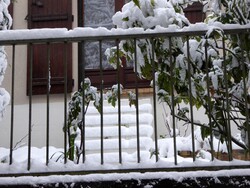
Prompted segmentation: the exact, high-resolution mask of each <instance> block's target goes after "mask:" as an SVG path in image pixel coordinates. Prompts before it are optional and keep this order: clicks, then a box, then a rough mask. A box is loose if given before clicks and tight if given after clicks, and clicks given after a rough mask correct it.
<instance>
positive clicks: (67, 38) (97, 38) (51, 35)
mask: <svg viewBox="0 0 250 188" xmlns="http://www.w3.org/2000/svg"><path fill="white" fill-rule="evenodd" d="M249 29H250V28H237V29H235V28H233V27H232V28H225V29H224V30H223V32H224V33H223V35H222V36H227V35H235V36H238V37H239V36H240V35H247V36H248V35H249ZM79 31H80V32H79ZM41 33H42V35H41ZM123 33H125V34H123ZM133 33H135V34H133ZM206 34H207V30H197V29H196V30H192V29H190V30H186V31H185V30H180V31H177V32H176V31H174V32H172V31H168V30H166V32H156V31H154V32H145V31H142V30H136V29H135V30H130V31H128V32H124V31H120V30H119V29H117V30H112V31H108V30H105V32H103V31H102V32H98V29H96V30H95V29H93V30H91V32H90V30H88V29H84V28H83V29H80V30H79V29H78V30H77V29H76V30H75V31H74V30H73V31H66V30H64V29H51V30H39V29H38V30H22V31H19V30H13V31H1V32H0V45H1V46H10V47H11V48H12V62H11V68H12V70H11V71H12V74H11V75H12V78H11V91H10V93H11V104H10V106H11V112H10V113H11V121H10V136H9V138H10V145H9V148H10V149H9V165H10V168H12V166H13V165H16V163H14V164H13V147H14V146H13V145H14V143H13V139H14V134H13V133H14V132H15V121H14V118H15V92H14V91H15V87H16V84H15V81H16V80H17V79H19V78H18V77H16V71H17V70H16V68H15V66H16V64H17V63H18V62H16V59H17V57H16V56H17V48H16V47H17V46H19V45H28V46H29V48H28V49H29V50H30V52H29V54H30V57H28V59H30V61H29V62H30V65H29V66H30V70H32V66H33V46H34V45H36V44H46V45H48V51H47V60H48V62H49V61H50V53H51V52H50V47H49V46H50V45H51V44H54V43H62V44H64V45H65V49H64V53H63V54H64V56H65V57H64V60H65V61H64V63H63V65H62V66H63V67H64V97H62V98H63V99H62V103H63V104H64V113H63V114H61V116H60V117H57V118H60V119H62V120H63V121H64V126H66V125H67V121H68V116H67V115H68V102H69V99H68V93H67V91H68V88H67V71H66V70H67V44H71V43H78V44H82V43H84V42H98V48H99V54H97V56H99V64H100V72H99V73H100V77H101V80H103V71H104V70H103V68H102V66H103V65H102V64H103V53H102V48H103V46H102V44H103V42H105V41H114V43H115V44H116V49H117V51H119V41H123V40H130V41H134V45H136V44H137V42H138V40H140V39H149V41H153V40H154V39H157V38H161V39H170V40H169V41H171V39H172V38H186V41H187V52H185V53H187V58H188V60H187V61H188V62H189V63H188V65H187V69H188V73H189V74H188V75H187V83H188V85H189V86H188V87H189V88H192V85H191V84H192V75H191V70H192V67H191V66H192V64H191V62H190V58H191V57H190V55H191V54H190V48H191V47H190V45H191V44H189V40H188V39H190V38H193V37H201V38H206ZM218 40H221V44H222V49H221V52H220V53H221V56H222V58H223V59H224V60H226V57H225V55H226V47H225V46H226V45H227V41H226V40H224V38H223V37H221V38H220V39H218ZM151 46H152V52H151V55H152V57H151V58H152V59H151V60H152V67H153V69H152V70H151V71H152V88H153V92H152V93H151V96H152V107H153V111H152V115H153V123H152V124H153V129H154V133H153V136H152V137H153V140H154V148H153V150H154V151H153V152H152V151H151V152H152V154H153V156H154V162H155V163H154V164H153V165H152V164H151V166H149V165H148V164H147V165H145V166H143V162H142V161H141V153H140V152H141V151H140V112H139V107H138V105H136V106H135V108H136V111H135V115H136V125H135V126H136V129H135V130H136V134H135V135H137V136H136V140H137V141H136V142H137V144H136V152H137V155H136V156H137V162H135V164H134V166H133V167H132V168H131V167H128V168H126V165H125V164H124V162H123V158H122V152H123V146H122V124H121V113H122V112H121V96H120V94H121V93H120V88H119V87H120V84H119V82H120V77H119V76H117V82H118V83H117V84H118V99H117V106H118V111H117V116H118V128H117V129H118V142H119V144H118V145H119V150H118V156H119V161H118V164H116V168H114V169H109V168H103V167H102V166H103V165H104V166H105V160H104V153H105V148H104V139H105V137H104V130H105V126H104V114H103V100H104V99H103V92H104V91H103V90H104V89H105V88H104V87H103V86H102V84H103V82H102V81H101V80H100V88H99V89H100V90H99V91H100V96H101V103H100V104H101V109H100V112H101V113H100V126H99V127H100V145H101V149H100V151H99V154H100V158H101V160H100V161H101V163H100V166H99V168H93V169H90V168H85V167H84V166H83V167H82V168H80V167H76V169H77V170H72V169H71V170H69V171H67V172H65V171H61V170H57V169H53V168H52V169H51V170H50V171H49V172H48V171H44V172H36V171H35V170H32V155H31V149H32V117H33V115H34V114H33V111H32V110H33V109H32V108H33V97H34V96H33V94H32V79H33V75H32V71H30V73H29V75H28V76H29V83H28V85H29V86H28V87H29V88H30V89H29V94H28V98H29V100H28V101H29V102H28V106H29V112H28V113H29V114H28V118H29V120H28V135H27V136H28V142H27V147H28V150H27V154H26V155H27V169H22V171H21V173H20V172H16V173H15V172H13V171H11V172H6V173H3V174H1V175H0V176H11V175H15V176H16V175H27V174H31V175H32V174H33V175H34V174H36V175H45V174H47V175H48V174H66V173H67V174H69V173H71V174H85V173H96V172H114V171H115V172H133V171H144V172H145V171H173V170H177V171H183V170H197V169H207V170H218V169H232V168H249V167H250V163H248V162H246V163H241V164H238V163H234V162H233V161H232V159H233V153H232V152H233V149H232V139H233V138H232V136H231V135H232V134H233V133H232V132H231V126H232V122H234V123H236V124H237V122H235V120H234V119H233V118H231V119H230V118H228V119H226V121H227V127H226V135H224V137H225V138H227V140H226V142H227V144H228V155H227V156H228V160H229V161H231V163H225V164H223V163H221V164H219V165H215V164H213V161H214V160H215V158H217V157H218V156H217V155H216V154H215V151H216V149H215V148H213V145H212V147H211V148H210V150H211V151H212V152H211V151H210V153H211V161H210V162H207V163H206V164H205V165H204V163H202V164H201V165H199V164H197V163H195V161H196V160H197V158H196V154H197V150H196V148H195V142H196V135H195V126H197V125H199V126H200V124H199V123H197V122H196V121H195V117H196V113H197V112H196V111H195V110H194V104H192V102H193V100H192V93H191V91H189V93H187V96H188V97H189V101H190V103H189V105H188V108H189V112H190V119H188V121H190V122H188V124H189V128H190V140H191V146H192V147H191V148H192V149H191V151H190V152H191V155H190V157H191V158H192V161H193V162H192V163H190V165H185V164H183V165H181V166H180V165H179V162H178V153H179V152H180V151H178V147H177V138H178V133H177V132H176V131H177V130H176V129H177V126H178V125H177V124H178V123H179V122H177V120H176V119H177V118H178V117H179V116H177V114H176V109H177V108H178V107H176V106H175V103H174V101H175V97H176V94H175V91H174V84H171V86H170V87H171V89H170V90H171V91H172V92H171V93H169V94H170V101H172V103H171V105H170V109H169V114H170V116H171V118H172V123H173V124H172V125H171V127H172V130H173V132H172V137H170V138H171V139H172V144H173V148H174V155H173V157H174V158H173V161H172V162H170V163H168V162H166V164H165V165H164V160H162V159H163V158H167V156H161V155H160V153H159V147H160V146H159V132H158V129H159V126H162V125H159V122H158V117H157V114H158V110H159V109H158V108H159V107H158V105H157V104H158V97H157V95H156V93H157V80H156V77H155V70H154V69H156V66H158V65H156V64H155V61H153V60H154V59H155V57H156V54H155V46H154V43H152V44H151ZM172 46H173V44H171V42H170V43H169V46H168V49H169V53H170V54H173V53H174V52H173V51H172V50H173V49H172ZM134 49H135V51H134V56H135V59H137V56H138V54H137V50H136V48H134ZM242 53H243V52H242ZM117 54H119V53H117ZM204 55H205V56H206V57H205V59H207V60H208V51H207V49H205V52H204ZM242 55H243V54H242ZM248 55H249V54H248ZM119 59H120V57H119V55H118V56H117V61H119ZM174 61H175V59H173V57H172V56H171V55H170V58H169V62H170V64H171V68H170V70H169V74H170V75H171V76H170V77H174V74H175V73H174V71H173V68H174V67H172V65H174ZM48 62H47V63H48ZM137 63H138V62H137V61H134V67H135V68H134V71H135V75H136V78H137V79H136V80H135V89H134V91H135V94H136V98H135V103H136V104H139V99H140V92H139V89H138V79H139V78H138V77H137V75H138V70H137V67H138V66H137ZM208 66H209V65H208V62H206V67H204V69H208ZM243 67H245V66H243ZM241 70H242V71H243V72H242V75H247V74H248V73H247V70H245V69H243V68H242V69H241ZM47 71H48V77H47V94H46V106H47V108H46V114H47V115H46V117H47V119H46V138H45V139H46V145H45V147H46V162H45V164H44V165H45V166H49V164H50V153H49V147H50V134H51V131H50V129H51V126H52V125H51V124H50V118H51V117H50V111H51V109H50V103H51V100H50V97H51V94H50V69H49V66H48V70H47ZM119 71H120V67H119V66H118V67H117V75H119ZM223 71H224V76H225V78H227V77H228V75H227V67H226V66H224V68H223ZM205 72H206V71H205ZM208 74H209V73H208V71H207V72H206V76H207V77H209V75H208ZM82 75H83V78H84V77H85V70H84V69H83V71H82ZM239 76H241V75H239ZM82 81H84V80H82ZM171 81H173V82H174V80H171ZM228 82H229V80H226V81H225V95H224V97H225V98H224V100H225V101H226V102H227V104H226V109H227V110H225V112H226V113H228V114H227V117H232V116H230V113H231V110H232V109H231V108H230V107H229V105H228V104H229V101H230V100H231V93H230V91H229V90H228ZM242 83H243V84H242V87H244V88H243V91H244V92H245V93H244V97H243V98H244V99H245V100H244V101H243V102H244V103H243V106H244V108H245V109H246V110H245V114H244V115H245V121H246V122H248V121H249V112H248V110H247V109H248V102H247V96H248V95H247V91H248V86H247V79H245V78H244V79H242ZM114 84H115V83H114ZM206 84H207V88H208V90H207V97H209V98H210V99H209V100H208V101H210V102H209V103H208V104H207V106H206V107H207V113H208V117H209V118H207V119H206V121H208V123H207V125H208V127H207V130H208V132H209V134H208V135H210V139H211V140H210V142H213V137H214V136H213V133H214V131H217V132H220V130H219V131H218V130H216V128H215V127H213V126H212V122H215V121H217V120H216V119H213V117H214V116H212V113H213V111H212V110H213V109H212V103H214V101H215V99H214V98H213V96H210V95H211V91H210V90H209V88H210V87H209V84H211V83H208V82H207V83H206ZM82 94H83V96H84V95H85V93H84V90H83V93H82ZM84 105H86V104H85V102H83V107H82V108H83V109H84V108H85V106H84ZM85 118H86V117H85V114H84V113H83V114H82V115H81V117H80V119H81V122H82V125H81V126H82V129H83V131H82V135H81V138H82V139H81V143H82V147H81V149H82V151H81V153H80V155H81V156H82V158H81V159H82V160H81V162H80V164H78V165H79V166H80V165H81V164H85V162H86V161H85V157H86V152H85V141H86V140H85V137H86V136H85V135H84V134H85V131H84V129H85ZM179 118H180V117H179ZM218 121H219V120H218ZM240 121H241V119H240ZM63 129H66V128H65V127H64V128H63V127H62V131H63ZM246 132H250V131H249V125H248V124H247V126H246ZM68 139H69V137H68V134H67V132H66V131H64V143H63V145H64V150H63V156H64V162H63V163H62V164H61V165H62V166H63V165H67V164H68V163H69V160H68V149H69V148H68V147H69V146H68ZM0 142H1V141H0ZM247 145H248V144H247V143H246V144H241V146H243V149H245V151H246V156H247V155H248V153H247V152H248V147H247ZM138 163H141V164H142V165H141V166H140V167H137V166H138ZM121 164H123V165H124V167H121V166H120V165H121ZM0 166H1V164H0ZM103 169H105V170H103ZM30 171H31V172H32V173H31V172H30Z"/></svg>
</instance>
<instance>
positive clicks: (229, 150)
mask: <svg viewBox="0 0 250 188" xmlns="http://www.w3.org/2000/svg"><path fill="white" fill-rule="evenodd" d="M222 48H223V52H222V53H223V72H224V80H225V89H226V112H227V122H226V130H227V133H226V134H227V137H228V143H227V144H228V148H227V149H228V160H229V161H232V160H233V156H232V136H231V123H230V105H229V91H228V74H227V65H226V46H225V36H224V35H223V37H222ZM223 100H224V99H223ZM223 107H224V101H223Z"/></svg>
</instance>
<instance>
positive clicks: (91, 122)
mask: <svg viewBox="0 0 250 188" xmlns="http://www.w3.org/2000/svg"><path fill="white" fill-rule="evenodd" d="M118 120H119V117H118V114H105V115H103V125H104V126H107V125H118V124H119V121H118ZM152 120H153V116H152V114H151V113H140V114H139V123H140V124H151V122H152ZM100 122H101V116H100V115H99V114H97V115H86V116H85V125H86V126H100ZM131 124H132V125H135V124H136V114H135V113H134V112H131V113H130V114H128V113H126V114H124V113H122V114H121V125H122V126H129V125H131Z"/></svg>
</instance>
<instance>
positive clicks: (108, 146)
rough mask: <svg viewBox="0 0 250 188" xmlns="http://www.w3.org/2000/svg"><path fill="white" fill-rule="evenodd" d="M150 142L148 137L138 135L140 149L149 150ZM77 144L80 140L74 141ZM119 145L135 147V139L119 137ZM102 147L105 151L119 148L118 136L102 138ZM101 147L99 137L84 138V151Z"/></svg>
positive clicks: (123, 148) (127, 147) (124, 148)
mask: <svg viewBox="0 0 250 188" xmlns="http://www.w3.org/2000/svg"><path fill="white" fill-rule="evenodd" d="M151 142H152V139H151V138H150V137H140V149H141V150H149V149H150V143H151ZM76 144H77V145H79V146H80V141H77V142H76ZM121 146H122V150H127V149H129V150H130V149H135V151H136V148H137V139H136V138H132V139H124V138H122V139H121ZM103 148H104V150H105V151H108V150H109V151H114V150H118V149H119V139H118V138H112V139H104V140H103ZM100 149H101V142H100V140H99V139H95V140H86V141H85V150H86V151H91V150H93V151H95V150H99V151H100Z"/></svg>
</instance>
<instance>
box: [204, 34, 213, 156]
mask: <svg viewBox="0 0 250 188" xmlns="http://www.w3.org/2000/svg"><path fill="white" fill-rule="evenodd" d="M205 40H206V42H205V63H206V77H207V78H206V84H207V91H206V92H207V97H208V109H206V110H208V114H209V117H208V121H209V129H210V130H209V131H210V147H211V155H212V161H213V160H214V139H213V130H212V129H213V127H212V119H211V115H212V105H211V95H210V83H209V61H208V54H207V39H205Z"/></svg>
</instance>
